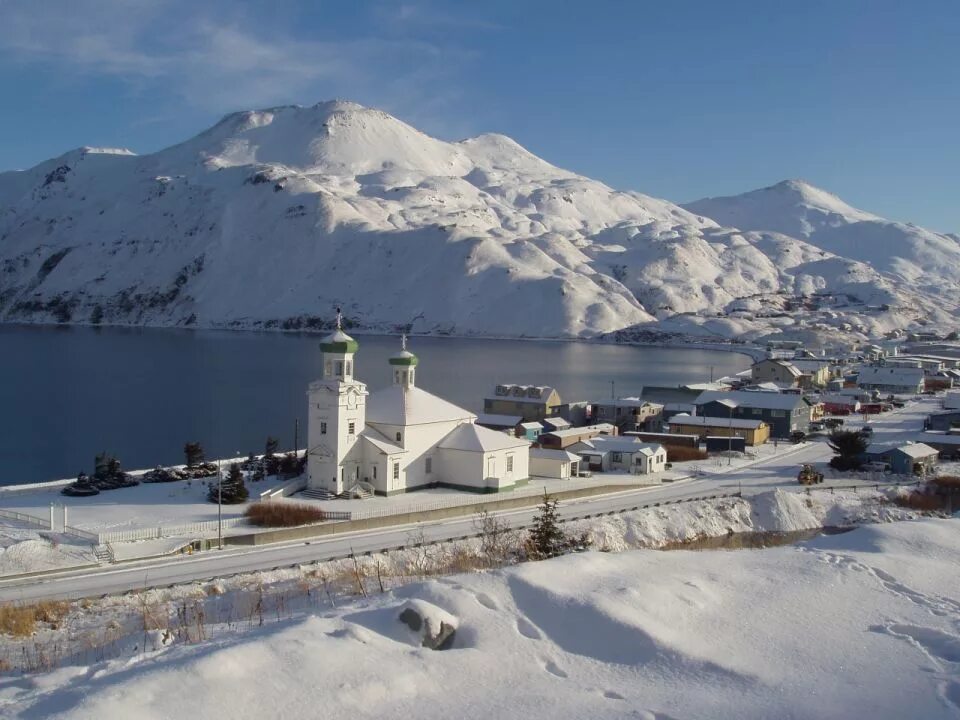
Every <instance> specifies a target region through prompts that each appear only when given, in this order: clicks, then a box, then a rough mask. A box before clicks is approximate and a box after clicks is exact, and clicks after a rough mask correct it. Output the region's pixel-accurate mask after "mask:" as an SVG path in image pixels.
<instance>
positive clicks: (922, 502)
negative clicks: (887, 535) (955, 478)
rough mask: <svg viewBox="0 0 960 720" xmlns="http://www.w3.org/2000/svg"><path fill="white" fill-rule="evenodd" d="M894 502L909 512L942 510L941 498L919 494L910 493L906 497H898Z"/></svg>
mask: <svg viewBox="0 0 960 720" xmlns="http://www.w3.org/2000/svg"><path fill="white" fill-rule="evenodd" d="M894 502H895V503H896V504H897V505H899V506H900V507H905V508H910V509H911V510H921V511H924V512H933V511H936V510H943V506H944V502H943V498H941V497H938V496H936V495H931V494H928V493H921V492H911V493H908V494H906V495H898V496H897V497H896V499H895V500H894Z"/></svg>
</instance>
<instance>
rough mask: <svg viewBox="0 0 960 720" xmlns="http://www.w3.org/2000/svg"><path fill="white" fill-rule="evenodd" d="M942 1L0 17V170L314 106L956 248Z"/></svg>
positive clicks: (954, 9) (954, 68)
mask: <svg viewBox="0 0 960 720" xmlns="http://www.w3.org/2000/svg"><path fill="white" fill-rule="evenodd" d="M958 38H960V3H958V2H955V0H954V1H946V0H945V1H943V2H934V1H929V2H928V1H923V0H921V1H919V2H911V3H906V2H902V1H898V2H891V1H888V0H873V1H869V2H868V1H860V0H840V1H833V2H821V1H819V0H804V2H793V3H787V2H770V1H769V0H763V1H761V0H757V1H755V2H753V1H751V2H746V1H742V2H741V1H736V0H733V1H728V2H713V1H712V0H711V1H708V0H702V1H700V2H692V1H691V2H687V1H684V0H675V1H673V2H669V3H664V2H646V1H641V0H637V1H635V2H628V1H626V0H624V1H623V2H604V1H602V0H591V1H590V2H576V3H575V2H563V1H561V0H555V1H554V2H540V1H534V0H529V1H523V2H517V1H516V0H514V1H499V0H485V1H484V2H482V3H459V2H457V3H454V2H450V3H442V2H437V1H436V0H423V1H420V0H410V1H408V2H376V3H375V2H369V3H363V2H356V3H353V2H322V1H313V2H308V1H307V0H275V1H274V2H269V3H268V2H263V3H259V2H242V1H241V0H235V1H233V2H226V1H225V0H207V1H206V2H192V1H186V0H124V1H121V0H0V96H2V97H3V98H4V103H3V108H4V109H3V112H2V113H0V137H2V138H3V139H4V142H3V143H0V169H13V168H23V167H28V166H30V165H32V164H35V163H37V162H40V161H42V160H44V159H47V158H49V157H52V156H55V155H58V154H60V153H61V152H64V151H66V150H68V149H70V148H72V147H77V146H80V145H108V146H124V147H129V148H130V149H132V150H134V151H136V152H139V153H144V152H150V151H153V150H156V149H159V148H161V147H164V146H166V145H170V144H173V143H176V142H179V141H181V140H185V139H187V138H188V137H190V136H192V135H194V134H196V133H197V132H199V131H201V130H203V129H205V128H206V127H208V126H209V125H211V124H213V123H214V122H215V121H216V120H217V119H219V117H220V116H222V115H223V114H225V113H227V112H230V111H233V110H238V109H246V108H255V107H266V106H271V105H278V104H288V103H296V104H303V105H309V104H313V103H315V102H317V101H319V100H323V99H329V98H333V97H340V98H348V99H352V100H356V101H358V102H361V103H363V104H366V105H374V106H377V107H381V108H383V109H385V110H387V111H389V112H391V113H393V114H395V115H397V116H398V117H400V118H401V119H403V120H406V121H407V122H410V123H411V124H413V125H415V126H417V127H419V128H420V129H422V130H424V131H426V132H429V133H431V134H433V135H436V136H439V137H442V138H445V139H460V138H462V137H466V136H468V135H472V134H477V133H480V132H502V133H505V134H507V135H510V136H511V137H513V138H515V139H516V140H517V141H518V142H520V143H521V144H523V145H524V146H526V147H527V148H529V149H530V150H531V151H532V152H534V153H536V154H537V155H540V156H541V157H543V158H545V159H547V160H549V161H550V162H552V163H554V164H556V165H560V166H562V167H566V168H569V169H571V170H575V171H577V172H581V173H583V174H585V175H589V176H591V177H595V178H597V179H600V180H603V181H604V182H606V183H608V184H610V185H612V186H614V187H618V188H623V189H635V190H639V191H641V192H645V193H647V194H650V195H655V196H658V197H665V198H668V199H671V200H674V201H687V200H693V199H696V198H699V197H702V196H706V195H725V194H732V193H738V192H743V191H746V190H750V189H754V188H757V187H762V186H765V185H770V184H773V183H775V182H778V181H780V180H783V179H786V178H791V177H799V178H803V179H805V180H808V181H810V182H812V183H813V184H815V185H818V186H820V187H823V188H825V189H827V190H830V191H832V192H835V193H836V194H838V195H840V196H841V197H843V198H844V199H845V200H847V201H848V202H850V203H851V204H853V205H856V206H859V207H861V208H863V209H866V210H870V211H873V212H876V213H878V214H881V215H884V216H887V217H891V218H895V219H898V220H909V221H913V222H916V223H917V224H921V225H925V226H928V227H930V228H932V229H935V230H941V231H950V232H960V202H958V200H960V53H958V50H957V46H958V45H960V40H958Z"/></svg>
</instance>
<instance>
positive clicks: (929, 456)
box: [864, 442, 940, 475]
mask: <svg viewBox="0 0 960 720" xmlns="http://www.w3.org/2000/svg"><path fill="white" fill-rule="evenodd" d="M939 456H940V452H939V451H938V450H937V449H936V448H933V447H931V446H929V445H927V444H925V443H922V442H920V443H907V444H905V445H889V444H880V443H872V444H871V445H869V446H868V447H867V450H866V452H864V459H865V460H866V461H867V462H884V463H887V464H888V465H890V470H891V471H892V472H894V473H896V474H897V475H926V474H928V473H930V472H931V471H932V470H933V468H934V466H935V465H936V463H937V458H938V457H939Z"/></svg>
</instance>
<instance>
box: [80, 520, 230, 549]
mask: <svg viewBox="0 0 960 720" xmlns="http://www.w3.org/2000/svg"><path fill="white" fill-rule="evenodd" d="M245 522H246V519H245V518H227V519H226V520H224V521H223V524H222V527H223V529H224V530H227V529H228V528H234V527H237V526H239V525H243V524H244V523H245ZM217 526H218V523H217V521H216V520H206V521H203V522H195V523H188V524H186V525H160V526H158V527H149V528H137V529H136V530H114V531H110V532H102V533H99V534H98V535H96V537H97V540H98V542H99V543H100V544H103V543H108V542H130V541H132V540H157V539H158V538H165V537H178V536H180V535H205V534H207V533H212V532H216V531H217Z"/></svg>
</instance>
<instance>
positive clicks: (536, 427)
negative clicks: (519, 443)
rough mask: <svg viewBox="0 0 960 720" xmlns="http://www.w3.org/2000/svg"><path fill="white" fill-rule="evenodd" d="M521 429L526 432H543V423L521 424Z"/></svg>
mask: <svg viewBox="0 0 960 720" xmlns="http://www.w3.org/2000/svg"><path fill="white" fill-rule="evenodd" d="M520 427H522V428H523V429H524V430H543V423H538V422H537V421H536V420H534V421H533V422H525V423H520Z"/></svg>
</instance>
